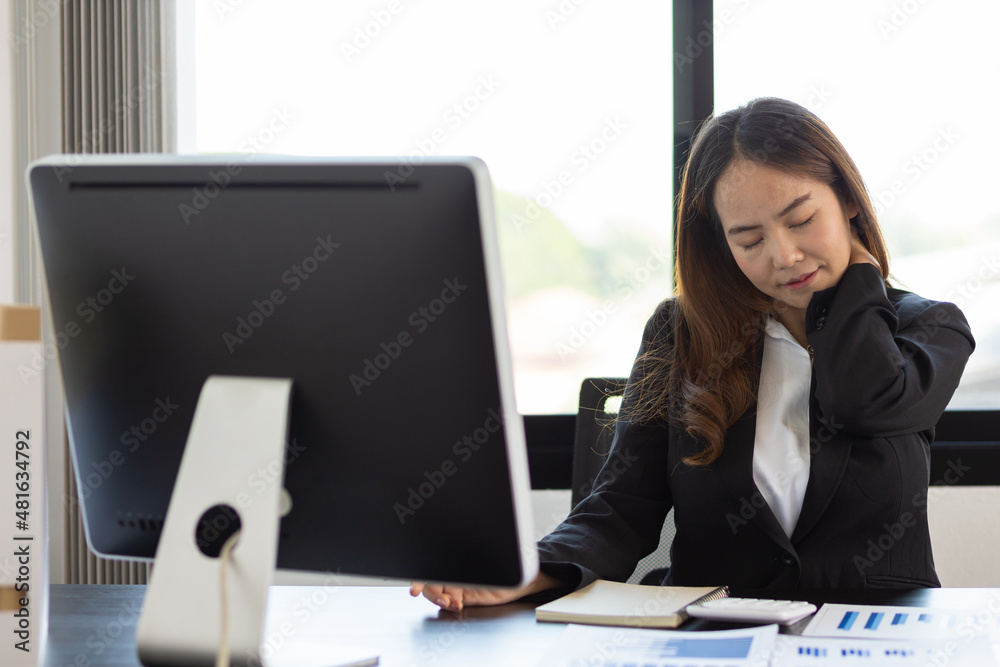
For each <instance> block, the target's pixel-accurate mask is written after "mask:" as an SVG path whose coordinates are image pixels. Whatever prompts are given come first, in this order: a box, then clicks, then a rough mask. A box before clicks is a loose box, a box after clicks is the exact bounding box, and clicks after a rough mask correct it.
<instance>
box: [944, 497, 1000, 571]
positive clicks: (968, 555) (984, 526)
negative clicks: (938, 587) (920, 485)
mask: <svg viewBox="0 0 1000 667" xmlns="http://www.w3.org/2000/svg"><path fill="white" fill-rule="evenodd" d="M927 519H928V521H929V523H930V528H931V543H932V544H933V545H934V561H935V564H936V565H937V571H938V576H939V577H941V584H942V585H943V586H948V587H969V586H990V587H997V586H1000V487H996V486H956V487H945V486H935V487H931V491H930V493H929V494H928V498H927Z"/></svg>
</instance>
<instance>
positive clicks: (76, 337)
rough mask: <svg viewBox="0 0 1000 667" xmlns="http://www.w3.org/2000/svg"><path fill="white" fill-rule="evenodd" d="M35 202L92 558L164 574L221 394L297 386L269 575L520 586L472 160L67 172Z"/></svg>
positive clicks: (275, 470)
mask: <svg viewBox="0 0 1000 667" xmlns="http://www.w3.org/2000/svg"><path fill="white" fill-rule="evenodd" d="M29 181H30V187H31V190H32V197H33V206H34V212H35V217H36V221H37V222H36V224H37V232H38V240H39V244H40V248H41V252H42V258H43V264H44V269H45V277H46V281H47V288H48V295H49V306H50V309H51V310H50V312H51V317H52V332H51V333H52V335H53V336H54V342H55V343H56V345H57V347H58V349H59V360H60V367H61V371H62V377H63V381H64V385H65V396H66V403H67V418H68V428H69V435H70V443H71V451H72V457H73V462H74V464H75V470H76V480H77V483H78V487H79V491H80V498H81V502H82V509H83V516H84V521H85V526H86V533H87V538H88V541H89V544H90V546H91V548H92V550H94V551H95V552H96V553H98V554H101V555H107V556H111V557H139V558H152V557H153V556H154V554H155V549H156V545H157V540H158V537H159V534H160V528H161V527H162V524H163V520H164V517H165V514H166V510H167V505H168V502H169V498H170V493H171V490H172V487H173V483H174V477H175V475H176V473H177V469H178V466H179V463H180V460H181V455H182V452H183V448H184V443H185V440H186V438H187V435H188V430H189V428H190V425H191V420H192V416H193V414H194V410H195V405H196V403H197V399H198V395H199V392H200V390H201V387H202V385H203V383H204V382H205V380H206V378H207V377H208V376H209V375H231V376H232V375H235V376H262V377H288V378H291V379H292V380H293V381H294V388H293V393H292V407H291V421H290V427H289V428H290V434H289V441H288V443H287V446H286V456H285V464H286V465H285V467H284V469H285V488H286V489H287V490H288V492H289V493H290V495H291V498H292V510H291V512H290V513H289V514H288V515H287V516H286V517H285V518H283V519H282V521H281V526H280V538H279V548H278V549H279V550H278V566H279V567H281V568H286V569H293V570H312V571H321V572H343V573H351V574H362V575H376V576H383V577H394V578H403V579H419V580H435V581H454V582H479V583H491V584H495V585H514V584H517V583H518V582H520V581H521V580H522V579H523V577H524V576H525V570H526V569H527V570H530V569H531V566H530V565H528V566H526V565H525V561H524V559H525V558H528V560H530V553H531V552H532V549H531V548H530V545H528V538H529V537H530V536H529V535H528V534H527V532H526V529H525V526H526V524H525V523H524V521H523V519H524V516H523V514H524V512H523V509H524V507H523V505H524V503H525V502H526V500H527V497H526V494H527V489H528V485H527V471H526V463H525V456H524V451H523V448H524V443H523V434H522V426H521V424H520V421H519V419H520V418H519V417H517V412H516V409H515V407H514V405H513V393H512V386H511V383H510V377H509V375H510V373H509V359H508V358H507V349H506V338H505V334H504V325H503V315H502V303H501V302H500V290H499V285H498V279H499V273H498V267H497V258H496V241H495V239H494V238H493V236H492V235H493V225H492V209H491V207H492V204H491V193H490V189H489V182H488V176H487V175H486V170H485V167H484V166H483V165H482V163H480V162H478V161H477V160H474V159H465V160H452V161H447V160H441V161H431V162H428V163H426V164H422V165H417V166H414V165H410V164H407V163H395V162H391V161H383V162H379V161H364V160H359V161H347V160H330V161H306V160H287V161H269V162H267V163H264V162H252V163H251V162H248V161H247V160H246V159H245V158H243V159H242V161H240V160H239V159H234V160H231V161H227V160H226V159H222V158H210V159H204V160H202V159H192V158H188V159H184V158H179V157H173V158H170V157H165V156H145V157H134V156H133V157H131V158H126V157H118V158H107V157H105V158H96V157H95V158H80V157H72V158H71V157H69V156H63V157H61V158H50V159H48V160H46V161H42V162H41V163H38V164H36V165H34V166H33V167H32V168H31V170H30V173H29ZM508 444H509V445H510V448H508ZM230 445H231V446H232V445H233V443H230ZM235 448H236V449H237V450H238V443H235ZM218 474H219V475H225V474H226V471H225V470H219V471H218ZM280 475H281V470H280V466H273V467H271V468H270V469H263V468H262V469H260V470H258V471H257V472H256V473H255V474H253V475H251V476H249V478H247V479H246V484H245V496H244V497H245V499H246V500H247V502H248V503H249V502H252V501H253V497H254V494H255V493H257V492H259V490H260V489H262V488H263V485H266V484H268V483H272V482H274V481H275V478H276V476H277V477H279V478H280ZM525 554H528V555H527V556H525Z"/></svg>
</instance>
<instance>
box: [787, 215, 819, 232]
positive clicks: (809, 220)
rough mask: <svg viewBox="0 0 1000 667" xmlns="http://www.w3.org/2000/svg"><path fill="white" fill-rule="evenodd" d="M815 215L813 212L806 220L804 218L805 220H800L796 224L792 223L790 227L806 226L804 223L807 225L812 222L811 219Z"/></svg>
mask: <svg viewBox="0 0 1000 667" xmlns="http://www.w3.org/2000/svg"><path fill="white" fill-rule="evenodd" d="M815 217H816V214H815V213H813V214H812V215H810V216H809V218H808V219H807V220H805V221H803V222H800V223H799V224H797V225H792V229H799V228H800V227H805V226H806V225H808V224H809V223H810V222H812V221H813V218H815Z"/></svg>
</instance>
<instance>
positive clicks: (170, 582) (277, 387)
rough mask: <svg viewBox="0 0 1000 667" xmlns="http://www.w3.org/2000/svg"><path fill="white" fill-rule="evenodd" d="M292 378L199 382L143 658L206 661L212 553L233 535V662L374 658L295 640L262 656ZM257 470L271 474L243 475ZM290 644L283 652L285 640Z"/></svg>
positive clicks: (229, 592)
mask: <svg viewBox="0 0 1000 667" xmlns="http://www.w3.org/2000/svg"><path fill="white" fill-rule="evenodd" d="M291 391H292V381H291V380H289V379H285V378H245V377H223V376H212V377H210V378H208V380H206V381H205V385H204V386H203V387H202V391H201V395H200V396H199V398H198V405H197V408H196V409H195V415H194V421H193V422H192V424H191V431H190V433H189V435H188V441H187V445H186V447H185V449H184V455H183V457H182V459H181V466H180V471H179V472H178V475H177V481H176V482H175V484H174V491H173V494H172V496H171V498H170V506H169V508H168V509H167V517H166V520H165V522H164V525H163V532H162V533H161V535H160V541H159V544H158V546H157V550H156V561H155V564H154V566H153V573H152V577H151V579H150V582H149V586H148V587H147V591H146V598H145V602H144V604H143V609H142V615H141V617H140V619H139V626H138V629H137V634H136V644H137V647H138V650H139V659H140V661H141V662H142V663H143V664H144V665H147V666H148V667H159V666H161V665H162V666H171V667H181V666H188V665H205V666H211V665H214V664H215V662H216V657H217V655H218V652H219V648H220V646H221V645H222V642H221V640H222V637H223V630H222V613H223V600H222V594H221V588H220V587H221V585H222V583H223V581H222V578H221V576H220V574H221V572H222V563H221V560H220V558H219V553H220V551H221V548H222V545H223V542H225V538H226V537H227V536H229V535H231V534H232V533H234V532H235V531H236V530H239V531H240V532H239V535H238V537H237V538H236V540H237V541H236V544H235V546H234V547H232V551H231V556H230V558H229V561H228V563H227V565H226V579H225V583H226V600H225V603H226V604H225V608H226V610H227V615H228V622H227V624H226V625H227V628H228V640H229V641H228V644H229V654H230V664H232V665H234V666H238V667H261V665H264V666H265V667H278V666H279V665H286V664H287V665H295V666H296V667H299V666H301V667H313V666H315V667H334V666H338V667H339V666H345V667H346V666H348V665H350V666H353V665H375V664H378V655H377V654H376V653H374V652H373V651H370V650H365V649H360V650H359V649H353V648H349V647H343V646H335V645H333V646H326V645H321V646H315V645H313V646H309V647H306V646H295V643H294V642H286V644H285V646H284V647H282V649H279V652H275V653H273V654H270V655H267V656H265V655H264V654H265V653H267V651H264V650H263V644H262V638H263V636H264V622H265V615H266V609H267V592H268V587H269V586H270V584H271V580H272V577H273V574H274V568H275V563H276V560H277V551H278V525H279V521H280V518H281V509H280V508H281V499H282V491H283V490H282V484H281V483H279V481H278V480H283V479H284V461H285V442H286V441H287V439H288V417H289V408H290V405H291ZM260 469H265V470H268V472H269V473H271V472H272V471H273V472H274V473H275V474H273V475H269V477H270V478H271V479H274V480H275V482H274V483H272V484H268V485H267V486H266V487H265V488H264V489H260V484H255V485H254V486H253V487H251V486H250V485H249V482H248V480H250V479H251V478H252V476H253V475H254V474H255V473H256V472H258V471H259V470H260ZM286 647H287V651H285V650H284V649H285V648H286Z"/></svg>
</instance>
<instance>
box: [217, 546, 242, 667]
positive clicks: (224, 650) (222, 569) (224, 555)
mask: <svg viewBox="0 0 1000 667" xmlns="http://www.w3.org/2000/svg"><path fill="white" fill-rule="evenodd" d="M239 537H240V531H238V530H237V531H236V532H235V533H233V534H232V535H230V536H229V539H227V540H226V543H225V544H223V545H222V551H221V552H219V591H220V593H221V599H222V613H221V614H220V618H221V621H222V628H221V630H220V632H219V652H218V653H217V654H216V655H215V667H230V666H229V594H228V593H227V592H226V579H227V578H228V576H229V560H230V554H231V552H232V550H233V547H235V546H236V542H237V541H238V540H239Z"/></svg>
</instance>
